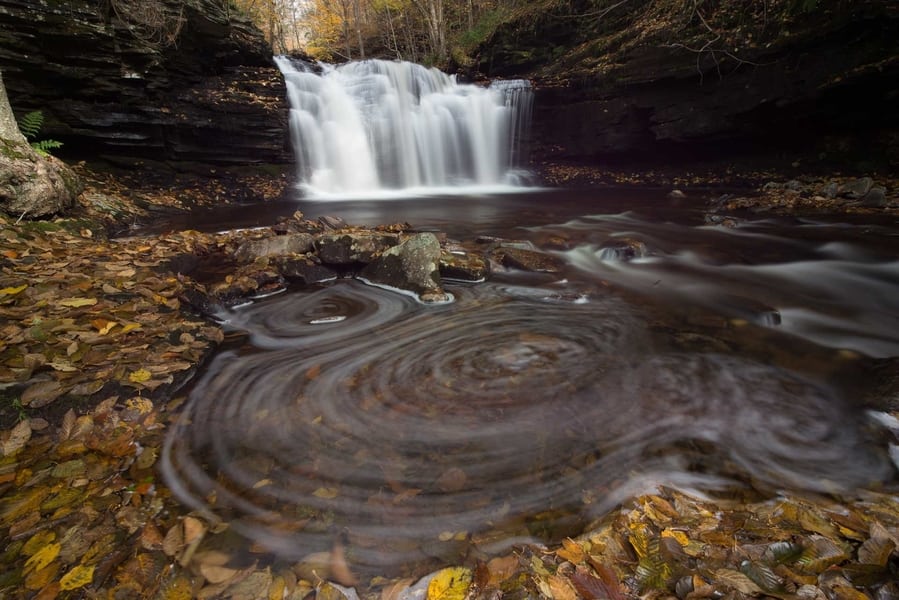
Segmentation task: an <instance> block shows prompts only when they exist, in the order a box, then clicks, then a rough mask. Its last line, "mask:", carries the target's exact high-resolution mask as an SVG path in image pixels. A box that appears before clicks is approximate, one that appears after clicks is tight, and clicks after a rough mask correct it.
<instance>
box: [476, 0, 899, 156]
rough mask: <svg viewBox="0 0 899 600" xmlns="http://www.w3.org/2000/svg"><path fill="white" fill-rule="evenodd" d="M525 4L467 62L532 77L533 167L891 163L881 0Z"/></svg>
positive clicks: (893, 36) (897, 63) (889, 25)
mask: <svg viewBox="0 0 899 600" xmlns="http://www.w3.org/2000/svg"><path fill="white" fill-rule="evenodd" d="M538 5H539V6H540V9H539V10H537V6H538ZM533 6H534V9H533V10H530V11H529V10H527V9H522V11H523V12H521V13H520V14H519V16H518V18H516V19H512V20H509V21H507V22H506V23H505V24H504V25H503V26H501V27H499V28H498V29H497V31H496V32H495V34H494V35H493V36H492V38H491V39H490V40H489V42H488V43H487V44H485V45H484V46H483V47H482V48H481V49H480V55H479V57H478V59H479V62H478V68H479V69H480V70H481V71H482V72H485V73H487V74H488V75H491V76H528V77H531V78H533V79H534V80H535V82H536V84H537V102H536V113H535V123H534V136H535V142H536V150H537V151H538V158H539V159H544V160H553V161H558V160H570V161H574V162H582V163H583V162H589V163H597V162H600V163H603V162H607V161H627V162H635V161H636V162H652V163H676V162H678V161H680V160H682V159H686V160H689V161H693V160H695V159H716V158H719V157H728V156H731V157H736V156H740V155H754V156H757V157H758V156H762V157H764V156H768V157H771V158H772V159H774V160H780V161H783V160H784V158H787V162H789V161H790V160H793V159H797V158H798V159H801V160H803V163H804V164H809V163H810V162H816V163H818V164H821V165H828V164H830V165H831V166H832V165H838V166H839V167H840V168H847V169H855V168H858V169H861V170H866V169H880V170H883V171H888V170H892V171H894V172H895V171H896V170H897V169H899V111H897V110H896V107H897V106H899V42H897V40H899V3H896V2H895V1H893V0H860V1H853V2H848V1H834V2H820V1H818V2H815V1H804V0H766V1H761V0H760V1H753V2H743V1H737V0H706V1H704V2H692V1H681V0H618V1H615V2H612V1H608V2H602V1H599V0H571V1H570V2H556V1H555V0H541V1H540V2H537V3H535V4H534V5H533Z"/></svg>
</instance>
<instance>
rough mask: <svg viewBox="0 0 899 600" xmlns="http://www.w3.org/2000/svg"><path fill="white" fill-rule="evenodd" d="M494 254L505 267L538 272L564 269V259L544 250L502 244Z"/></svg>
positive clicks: (552, 271) (553, 271)
mask: <svg viewBox="0 0 899 600" xmlns="http://www.w3.org/2000/svg"><path fill="white" fill-rule="evenodd" d="M494 255H495V256H496V257H497V258H498V260H499V261H500V263H501V264H502V265H503V266H505V267H510V268H513V269H521V270H523V271H534V272H537V273H558V272H560V271H561V270H562V265H563V263H562V261H561V260H559V259H558V258H556V257H555V256H552V255H550V254H546V253H544V252H538V251H537V250H528V249H525V248H510V247H507V246H505V245H504V246H501V247H500V248H497V249H496V250H494Z"/></svg>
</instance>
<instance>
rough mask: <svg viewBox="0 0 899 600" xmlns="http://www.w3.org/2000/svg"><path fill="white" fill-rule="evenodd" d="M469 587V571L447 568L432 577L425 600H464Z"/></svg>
mask: <svg viewBox="0 0 899 600" xmlns="http://www.w3.org/2000/svg"><path fill="white" fill-rule="evenodd" d="M469 587H471V569H467V568H465V567H449V568H447V569H442V570H440V571H438V572H437V574H436V575H434V578H433V579H431V582H430V583H429V584H428V596H427V600H464V599H465V597H466V596H467V595H468V588H469Z"/></svg>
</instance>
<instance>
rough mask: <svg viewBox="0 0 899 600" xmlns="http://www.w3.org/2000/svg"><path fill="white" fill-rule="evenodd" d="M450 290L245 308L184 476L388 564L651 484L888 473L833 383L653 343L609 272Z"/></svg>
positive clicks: (202, 500)
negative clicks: (608, 283)
mask: <svg viewBox="0 0 899 600" xmlns="http://www.w3.org/2000/svg"><path fill="white" fill-rule="evenodd" d="M569 287H570V286H569ZM560 288H561V289H560ZM454 293H456V294H457V302H456V303H455V304H453V305H449V306H443V307H436V308H428V307H421V306H419V305H417V304H415V303H414V302H411V301H410V300H408V299H406V298H404V297H402V296H398V295H395V294H390V293H387V292H384V291H382V290H379V289H375V288H370V287H366V286H362V285H361V284H358V283H348V282H341V283H339V284H336V285H334V286H331V287H328V288H324V289H322V290H319V291H315V292H312V293H308V294H301V295H291V296H288V297H284V298H279V299H275V300H272V301H270V302H267V303H263V304H260V305H258V306H256V307H252V308H250V309H248V310H244V311H240V312H235V313H234V314H233V315H231V323H232V325H233V326H235V327H241V328H244V329H246V330H247V331H248V332H249V333H250V335H251V339H252V341H253V345H254V346H255V348H251V349H246V350H243V351H234V352H230V353H226V354H222V355H220V356H219V357H218V358H217V359H216V360H215V361H214V363H213V364H212V365H211V367H210V368H209V369H208V371H207V372H206V374H205V375H204V377H203V378H202V380H201V381H200V382H199V383H198V385H197V386H196V388H195V389H194V390H193V392H192V394H191V396H190V399H189V402H188V405H187V407H186V409H185V412H184V415H183V416H182V418H181V419H180V420H179V422H178V423H177V424H175V425H174V426H173V427H172V428H171V430H170V433H169V436H168V438H167V441H166V446H165V452H164V456H163V471H164V475H165V477H166V481H167V482H168V484H169V485H170V487H171V488H172V489H173V491H174V493H175V494H176V496H178V497H179V498H180V499H181V500H182V501H184V502H185V503H187V504H189V505H191V506H192V507H194V508H197V509H201V510H204V511H210V512H214V513H216V514H218V515H219V516H221V517H222V518H225V519H226V520H228V521H229V522H230V523H231V524H232V526H233V527H234V528H235V529H237V530H238V531H241V532H243V533H244V534H246V535H248V536H249V537H251V538H254V539H256V540H258V541H260V542H262V543H263V544H265V545H267V546H268V547H269V548H271V549H272V550H274V551H276V552H279V553H281V554H284V555H286V556H289V557H292V558H301V557H302V556H304V555H305V554H307V553H310V552H315V551H320V550H325V549H327V548H329V547H330V545H331V543H332V542H333V540H334V539H335V537H337V536H340V535H346V536H347V538H348V541H349V546H348V547H349V552H350V560H351V562H352V564H353V565H354V567H355V568H363V567H365V566H373V567H377V568H385V567H398V566H399V565H403V564H412V563H420V562H422V561H429V560H433V561H438V562H439V561H441V560H451V559H452V558H451V555H452V553H459V552H473V551H478V550H479V549H485V548H487V547H488V546H491V544H492V540H495V539H501V540H507V541H508V540H514V539H519V538H520V537H521V536H531V535H536V534H538V533H540V534H544V533H546V534H547V535H548V536H549V537H553V536H555V537H558V536H559V535H570V534H571V533H574V532H572V531H562V528H563V526H564V524H565V523H566V522H568V521H570V520H571V518H570V517H571V516H572V515H573V516H574V519H575V520H576V521H578V522H580V523H583V522H584V521H585V520H586V519H589V518H591V517H593V516H596V515H597V514H601V513H602V512H604V511H607V510H609V509H611V508H612V507H613V506H614V504H615V503H616V502H619V501H621V500H622V499H624V497H625V496H626V495H627V494H630V493H633V492H634V491H635V487H640V486H644V485H659V484H676V485H698V486H702V487H705V488H709V487H716V486H722V485H725V484H726V483H728V482H733V481H734V477H749V478H752V479H754V480H756V481H758V482H761V483H763V484H765V485H766V486H769V487H771V488H778V487H795V488H802V489H814V490H821V491H833V490H838V489H842V488H848V487H852V486H855V485H860V484H867V483H870V482H872V481H877V480H879V479H883V478H885V477H888V476H889V475H890V467H889V463H888V461H886V460H885V457H884V456H883V454H882V453H878V452H874V451H873V450H872V449H871V448H870V447H868V446H866V445H865V444H864V443H863V441H862V440H863V437H862V433H861V427H860V424H859V423H857V422H855V421H854V420H853V417H852V414H851V412H850V411H849V408H848V407H845V406H843V404H842V403H841V401H840V399H839V398H837V397H835V395H834V393H833V392H831V391H830V390H828V389H827V388H824V387H822V386H820V385H818V384H817V383H815V382H811V381H808V380H806V379H803V378H802V377H800V376H798V375H795V374H792V373H790V372H788V371H785V370H783V369H778V368H776V367H771V366H767V365H763V364H759V363H756V362H753V361H751V360H749V359H742V358H737V357H726V356H720V355H713V354H705V355H702V354H700V355H687V354H677V353H665V354H659V353H655V352H654V351H653V343H652V341H651V338H650V336H649V335H648V333H647V328H646V325H645V317H643V316H642V315H641V314H640V313H639V311H638V310H637V309H635V308H632V307H630V306H628V305H627V304H626V303H625V302H623V301H622V300H620V299H618V298H616V297H615V296H613V295H610V294H608V293H607V292H606V293H602V292H598V291H596V290H587V291H584V290H579V289H575V288H574V287H571V289H568V287H566V286H565V285H561V286H560V285H558V284H556V285H554V286H553V287H552V289H551V290H550V291H541V290H540V289H539V288H527V287H520V288H519V287H516V286H499V285H493V284H484V285H481V286H477V287H471V288H467V287H462V288H460V289H459V290H454ZM337 317H343V318H342V319H341V320H339V321H336V320H335V319H336V318H337ZM322 319H324V320H325V321H326V322H325V323H322V322H321V320H322ZM560 523H561V524H560ZM500 546H502V542H501V543H500ZM456 558H458V556H456Z"/></svg>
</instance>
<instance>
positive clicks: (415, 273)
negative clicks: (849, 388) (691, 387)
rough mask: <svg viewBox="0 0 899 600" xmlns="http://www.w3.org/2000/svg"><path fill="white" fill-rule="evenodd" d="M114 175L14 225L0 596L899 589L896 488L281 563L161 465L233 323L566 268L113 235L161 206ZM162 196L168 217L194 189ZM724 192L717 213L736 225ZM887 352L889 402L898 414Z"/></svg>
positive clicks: (1, 468) (523, 249)
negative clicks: (573, 532)
mask: <svg viewBox="0 0 899 600" xmlns="http://www.w3.org/2000/svg"><path fill="white" fill-rule="evenodd" d="M853 181H855V180H853ZM880 181H882V180H878V183H880ZM98 183H100V182H99V181H94V182H93V183H92V184H91V183H89V185H88V189H87V192H86V194H84V195H82V197H81V202H82V203H83V205H82V209H83V216H82V217H80V218H66V219H57V220H55V221H39V222H27V221H19V220H17V219H15V218H11V217H3V218H2V220H0V315H2V317H3V323H2V326H0V335H2V337H0V419H2V420H0V423H2V425H0V429H2V432H0V540H2V554H0V564H2V565H3V567H2V569H0V571H2V572H3V575H2V576H0V590H2V594H3V595H4V597H9V598H57V597H58V598H67V597H82V596H84V595H96V596H108V597H129V598H190V597H196V598H246V599H255V598H263V597H272V598H275V597H277V598H306V597H308V596H309V595H310V594H314V595H315V596H316V597H320V598H350V599H352V598H355V597H356V596H359V597H363V598H383V599H385V600H392V599H395V598H428V599H429V600H436V599H437V598H450V597H453V598H464V597H468V598H498V597H512V598H553V599H556V600H568V599H572V598H578V597H581V598H616V599H618V598H629V597H638V596H639V597H666V598H667V597H677V598H679V599H681V600H686V599H688V598H691V599H693V598H696V599H699V598H722V597H728V598H742V597H771V598H788V597H789V598H794V597H795V598H809V599H812V598H814V599H816V600H817V599H825V598H826V599H828V600H830V599H833V598H839V599H844V598H845V599H858V600H861V599H862V598H873V599H876V600H886V599H888V598H894V597H897V596H899V589H897V587H896V581H897V580H899V575H897V574H899V551H897V548H899V502H897V496H896V493H895V490H894V489H889V488H886V489H880V490H876V489H875V490H869V491H866V492H859V493H857V494H851V495H845V496H824V495H810V496H802V497H800V496H797V495H790V494H775V495H774V496H773V497H761V496H756V495H754V494H748V495H744V494H740V495H735V496H721V497H718V498H715V499H713V498H698V497H692V496H690V495H687V494H684V493H682V492H675V491H672V490H668V489H660V490H658V493H655V494H650V495H644V496H639V497H636V498H631V499H628V500H627V501H625V502H624V503H623V504H622V505H621V506H620V508H619V509H617V510H614V511H612V512H611V513H610V514H607V515H605V516H603V517H602V518H599V519H597V520H596V521H595V522H593V523H592V524H590V526H589V527H588V528H587V530H586V531H585V532H584V533H583V535H579V536H576V537H572V538H565V539H563V540H562V541H561V542H557V543H554V544H552V545H543V544H539V543H529V544H522V545H520V546H516V547H514V548H513V549H512V550H511V551H509V552H508V553H506V554H503V555H501V556H487V555H478V554H472V555H470V556H467V557H465V558H464V559H460V560H459V564H457V565H455V566H450V567H448V568H446V569H442V570H439V571H437V572H436V573H432V574H431V575H427V576H425V574H423V573H412V572H410V573H407V574H405V575H403V576H390V577H368V576H367V577H364V578H363V577H360V576H359V575H358V574H357V573H354V572H353V571H352V570H351V569H350V568H349V567H348V561H347V560H346V556H345V552H346V549H345V547H344V545H343V543H342V541H341V537H340V536H335V538H334V543H333V546H332V547H331V549H330V550H329V551H327V552H324V553H316V554H314V555H309V556H306V557H303V558H302V559H300V560H295V561H294V560H290V561H288V560H283V559H273V558H272V557H271V556H270V555H269V554H268V553H267V552H266V550H265V549H264V548H262V547H258V546H257V545H255V544H248V543H247V542H246V541H245V540H242V539H241V538H240V537H239V536H236V534H235V533H234V532H233V531H231V530H230V528H229V526H228V523H227V522H225V521H218V520H215V519H211V518H210V517H209V515H206V514H203V513H200V512H195V511H190V510H188V509H186V508H184V507H183V506H181V505H180V504H179V503H178V502H176V501H175V500H174V498H173V496H172V493H171V491H170V490H169V489H168V488H167V487H166V486H165V485H164V484H163V483H162V482H161V480H160V478H159V474H158V471H157V461H158V459H159V455H160V452H161V448H162V444H163V438H164V435H165V432H166V431H167V429H168V428H169V427H170V426H171V424H172V423H173V422H175V421H176V420H177V419H178V418H179V414H180V407H181V405H182V404H183V403H184V401H185V398H186V387H185V386H186V385H188V384H189V382H190V380H191V379H192V377H193V375H194V374H195V373H196V371H197V369H199V368H201V367H202V365H203V364H204V363H205V361H206V360H207V358H208V357H210V356H211V355H212V353H213V352H214V351H215V349H216V348H217V347H219V346H220V345H221V344H222V343H224V342H227V341H228V340H229V337H230V335H229V334H226V333H225V331H223V330H222V328H221V326H220V325H219V324H218V323H217V321H216V320H215V318H216V316H217V315H218V314H219V313H220V311H221V310H225V309H228V308H233V307H235V306H238V305H240V304H242V303H245V302H252V301H254V300H256V299H258V298H260V297H262V296H265V295H267V294H272V293H278V292H281V291H284V290H286V289H288V288H295V287H303V286H324V285H328V282H329V281H331V280H333V279H335V278H343V277H360V278H363V279H366V280H368V281H370V282H372V283H374V284H379V285H382V286H386V287H389V288H393V289H397V290H403V291H405V292H406V293H408V294H412V295H415V296H416V298H418V300H419V301H421V302H425V303H441V302H445V301H447V300H449V297H448V296H447V290H446V289H445V287H444V284H445V282H446V281H449V280H463V281H468V282H477V281H479V280H482V279H484V278H489V277H490V276H491V272H504V271H509V270H512V271H530V272H532V273H554V272H556V271H558V269H559V268H560V265H559V263H558V259H557V258H556V257H555V256H554V255H553V254H551V253H547V252H543V251H540V250H538V249H537V248H535V247H533V246H531V245H529V244H527V243H523V242H520V241H515V240H509V239H496V238H487V237H474V238H473V239H456V240H454V239H451V238H450V237H449V236H446V235H444V234H441V233H439V232H433V231H416V230H415V228H414V227H412V226H410V225H409V224H406V223H399V224H393V225H385V226H380V227H373V228H363V227H355V226H352V225H348V224H346V223H344V222H343V221H342V220H341V219H340V218H339V217H330V218H319V219H314V220H309V219H306V218H304V216H303V215H301V214H295V215H293V216H291V217H287V218H284V219H282V220H281V221H280V222H278V223H276V224H274V225H272V226H270V227H264V228H259V229H249V230H239V231H225V232H221V233H217V234H209V233H200V232H197V231H191V230H186V231H175V232H168V233H163V234H151V235H149V234H148V235H132V236H127V237H119V238H115V239H108V238H107V237H106V235H105V228H104V226H103V225H102V224H101V219H98V215H108V214H109V209H110V207H113V208H115V209H116V210H117V211H121V214H127V213H129V211H132V212H131V213H130V214H133V215H136V214H137V213H138V212H140V211H141V210H146V208H147V206H148V204H145V205H143V208H140V207H136V206H135V205H134V204H133V203H131V202H130V200H129V198H128V197H126V196H128V194H125V193H117V192H116V191H115V188H114V186H112V185H110V184H111V182H110V181H108V180H107V181H105V183H104V186H105V187H97V184H98ZM862 184H864V185H865V186H866V187H868V190H867V191H866V192H865V195H864V196H861V197H860V198H849V197H846V196H845V195H844V194H846V193H849V192H850V190H854V189H855V188H856V186H857V185H859V184H853V183H852V182H849V181H847V182H843V183H839V184H838V186H842V187H838V188H837V194H836V195H835V196H834V198H835V199H839V200H837V201H838V202H840V203H842V204H845V205H850V204H851V205H853V206H857V205H858V203H855V202H853V201H854V200H864V198H866V197H867V195H868V194H869V193H870V192H871V190H872V189H874V188H875V187H877V186H876V185H873V184H872V185H871V186H867V184H866V183H865V182H864V181H862ZM815 185H817V184H815V183H812V182H808V183H802V182H800V186H799V189H792V188H796V185H795V184H791V183H785V184H778V185H772V186H768V189H766V190H764V192H763V194H762V195H761V196H758V197H761V198H766V197H767V198H769V199H775V198H777V199H784V201H786V199H789V198H795V197H798V198H803V197H805V196H806V195H807V194H810V195H811V196H812V197H814V196H817V195H819V194H818V193H817V191H816V190H817V188H816V187H814V186H815ZM825 185H827V184H825ZM884 187H885V188H886V192H885V197H886V199H887V200H886V204H887V206H879V207H874V206H868V207H864V209H865V210H866V211H867V210H871V211H873V210H880V211H881V214H886V215H887V216H888V215H889V214H890V213H889V211H891V210H894V208H891V206H892V203H893V200H892V198H894V196H893V195H891V194H894V193H895V191H894V190H895V189H896V188H895V186H894V185H893V182H887V184H886V185H885V186H884ZM840 189H843V190H844V192H839V190H840ZM120 191H121V190H120ZM792 192H796V193H795V194H794V193H792ZM198 193H199V192H198ZM687 193H688V194H689V193H691V192H690V190H689V189H687ZM820 195H821V196H822V197H825V198H826V194H820ZM158 196H159V197H158V198H157V200H158V201H159V203H158V205H156V206H162V205H166V204H169V205H170V204H172V203H173V201H174V200H178V199H179V198H180V199H184V198H185V197H186V195H185V194H184V193H183V191H177V190H176V191H170V193H168V192H167V193H159V194H158ZM747 197H749V196H747ZM753 197H756V196H753ZM142 198H143V201H147V202H149V201H150V200H152V195H144V196H142ZM728 202H730V201H728ZM728 202H724V201H722V202H718V203H716V204H715V205H714V206H712V207H710V208H711V209H713V210H711V211H710V214H712V215H721V214H727V211H728V210H729V208H728V207H729V206H730V204H728ZM757 202H760V203H762V204H764V203H763V202H762V201H760V200H757ZM149 204H152V202H149ZM762 204H759V205H758V206H762ZM862 204H863V203H862ZM767 205H768V206H770V205H771V201H770V200H769V202H768V203H767ZM734 208H735V210H736V209H743V208H749V207H747V206H743V205H739V206H737V205H734ZM884 211H886V212H884ZM149 214H152V212H151V213H149ZM738 214H739V210H737V212H736V213H735V216H736V215H738ZM558 243H561V244H564V240H559V241H558ZM610 250H611V251H616V252H618V253H619V254H620V255H621V257H622V259H623V260H628V259H629V257H632V256H636V255H637V254H639V252H638V251H639V248H637V249H635V248H634V247H633V246H632V245H628V244H627V243H624V245H622V246H620V247H619V248H617V249H616V248H611V249H610ZM889 362H890V361H889V360H887V361H884V369H883V371H882V373H883V374H884V375H883V380H882V382H881V383H880V388H879V389H880V392H879V393H880V394H881V398H880V400H879V402H880V404H881V406H882V407H884V408H885V409H886V411H885V413H884V414H885V415H888V416H889V415H892V418H895V417H896V412H895V411H896V409H897V406H896V405H895V403H894V404H893V405H892V408H891V409H890V408H889V404H890V401H889V399H890V398H894V397H895V393H896V387H895V381H896V378H895V376H893V378H892V379H891V378H890V375H889V374H890V373H891V372H895V368H893V369H892V371H891V369H890V366H889V364H888V363H889ZM891 410H892V413H891V412H890V411H891Z"/></svg>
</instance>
